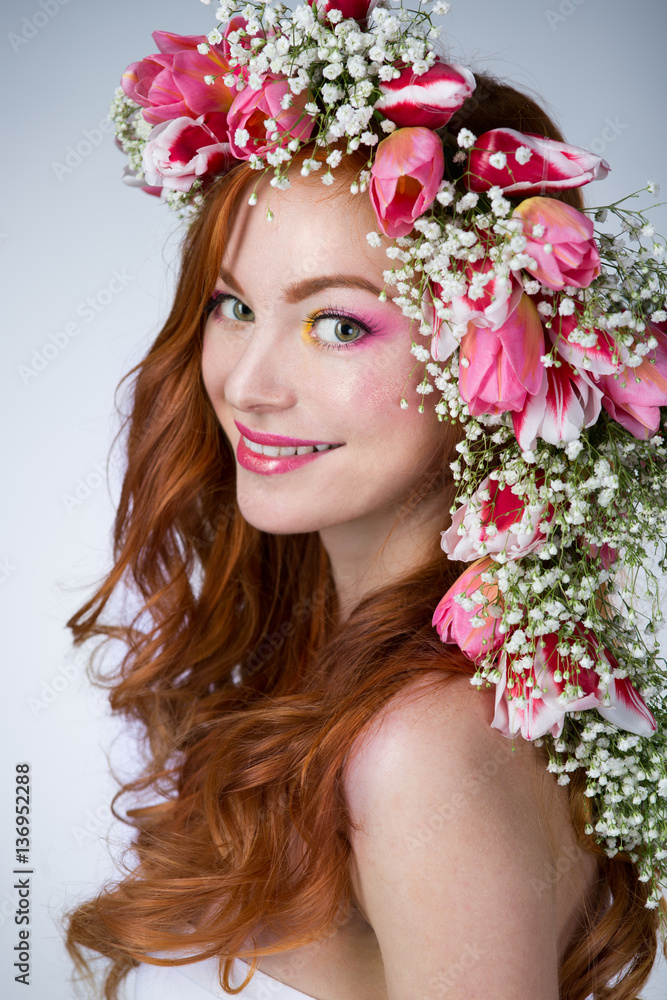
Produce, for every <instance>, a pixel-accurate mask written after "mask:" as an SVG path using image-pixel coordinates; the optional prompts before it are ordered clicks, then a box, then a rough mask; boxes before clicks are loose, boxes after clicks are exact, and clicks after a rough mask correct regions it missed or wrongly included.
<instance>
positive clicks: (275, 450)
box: [243, 436, 333, 458]
mask: <svg viewBox="0 0 667 1000" xmlns="http://www.w3.org/2000/svg"><path fill="white" fill-rule="evenodd" d="M243 441H244V444H245V446H246V447H247V448H249V449H250V451H254V452H255V454H256V455H267V456H268V457H270V458H282V457H283V456H287V455H308V454H309V453H311V452H314V451H326V450H327V449H328V448H333V445H331V444H316V445H315V446H313V445H309V444H306V445H299V446H298V447H296V448H294V447H290V448H279V447H278V446H277V445H274V444H257V442H256V441H251V440H250V439H249V438H247V437H245V436H243Z"/></svg>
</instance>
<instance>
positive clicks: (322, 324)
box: [311, 316, 366, 344]
mask: <svg viewBox="0 0 667 1000" xmlns="http://www.w3.org/2000/svg"><path fill="white" fill-rule="evenodd" d="M311 329H312V332H313V333H314V334H315V336H316V337H317V338H318V339H319V340H322V341H324V342H325V343H326V344H349V343H351V342H353V341H355V340H360V339H361V338H362V337H363V336H364V335H365V333H366V331H365V330H364V329H363V328H362V327H361V326H359V324H358V323H353V322H352V321H351V320H349V319H346V318H345V317H344V316H322V317H320V319H318V320H316V322H315V323H313V325H312V327H311Z"/></svg>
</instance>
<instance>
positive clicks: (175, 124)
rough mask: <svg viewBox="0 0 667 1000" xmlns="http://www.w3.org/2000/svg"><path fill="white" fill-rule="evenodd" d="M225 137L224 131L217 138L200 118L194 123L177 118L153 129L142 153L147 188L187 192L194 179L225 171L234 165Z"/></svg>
mask: <svg viewBox="0 0 667 1000" xmlns="http://www.w3.org/2000/svg"><path fill="white" fill-rule="evenodd" d="M214 117H215V116H214ZM221 117H222V116H221ZM225 135H226V131H225V130H222V131H221V134H218V135H216V133H215V132H214V131H213V130H212V129H211V127H210V126H209V125H208V124H206V123H205V121H204V116H203V115H202V116H201V117H200V118H197V119H196V120H194V121H193V119H192V118H176V119H174V120H173V121H168V122H161V123H160V124H159V125H156V126H155V128H154V129H153V131H152V132H151V134H150V137H149V141H148V143H147V144H146V146H145V148H144V153H143V163H142V166H143V170H144V175H145V178H146V184H147V185H148V186H149V187H155V188H166V189H168V190H172V191H189V190H190V188H191V187H192V185H193V184H194V182H195V181H196V180H197V179H204V178H206V177H210V176H212V175H213V174H219V173H223V172H224V171H225V170H228V169H229V167H230V166H231V164H232V162H233V161H232V155H231V151H230V148H229V144H228V143H227V142H225V141H224V136H225Z"/></svg>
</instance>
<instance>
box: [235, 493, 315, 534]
mask: <svg viewBox="0 0 667 1000" xmlns="http://www.w3.org/2000/svg"><path fill="white" fill-rule="evenodd" d="M237 503H238V506H239V510H240V511H241V515H242V516H243V518H244V519H245V520H246V521H247V522H248V524H251V525H252V526H253V528H257V530H258V531H264V532H266V533H267V534H268V535H302V534H307V533H308V532H312V531H319V530H320V528H322V527H324V526H325V525H324V523H323V519H322V518H321V517H318V516H314V515H313V513H312V511H311V512H309V511H308V510H305V509H303V510H299V509H298V507H297V508H296V509H295V508H294V506H290V507H289V508H286V507H284V506H283V505H282V504H276V503H275V502H272V500H271V498H269V497H266V498H264V499H263V500H260V499H259V498H258V497H257V496H253V497H247V496H246V497H244V496H243V494H242V493H239V494H238V496H237Z"/></svg>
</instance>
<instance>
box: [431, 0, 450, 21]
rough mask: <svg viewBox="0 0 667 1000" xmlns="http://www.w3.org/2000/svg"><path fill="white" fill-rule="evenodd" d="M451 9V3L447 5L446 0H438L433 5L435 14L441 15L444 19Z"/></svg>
mask: <svg viewBox="0 0 667 1000" xmlns="http://www.w3.org/2000/svg"><path fill="white" fill-rule="evenodd" d="M451 9H452V5H451V4H450V3H446V2H445V0H436V2H435V3H434V4H433V13H434V14H440V15H442V16H443V17H444V16H445V14H449V12H450V10H451Z"/></svg>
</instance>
